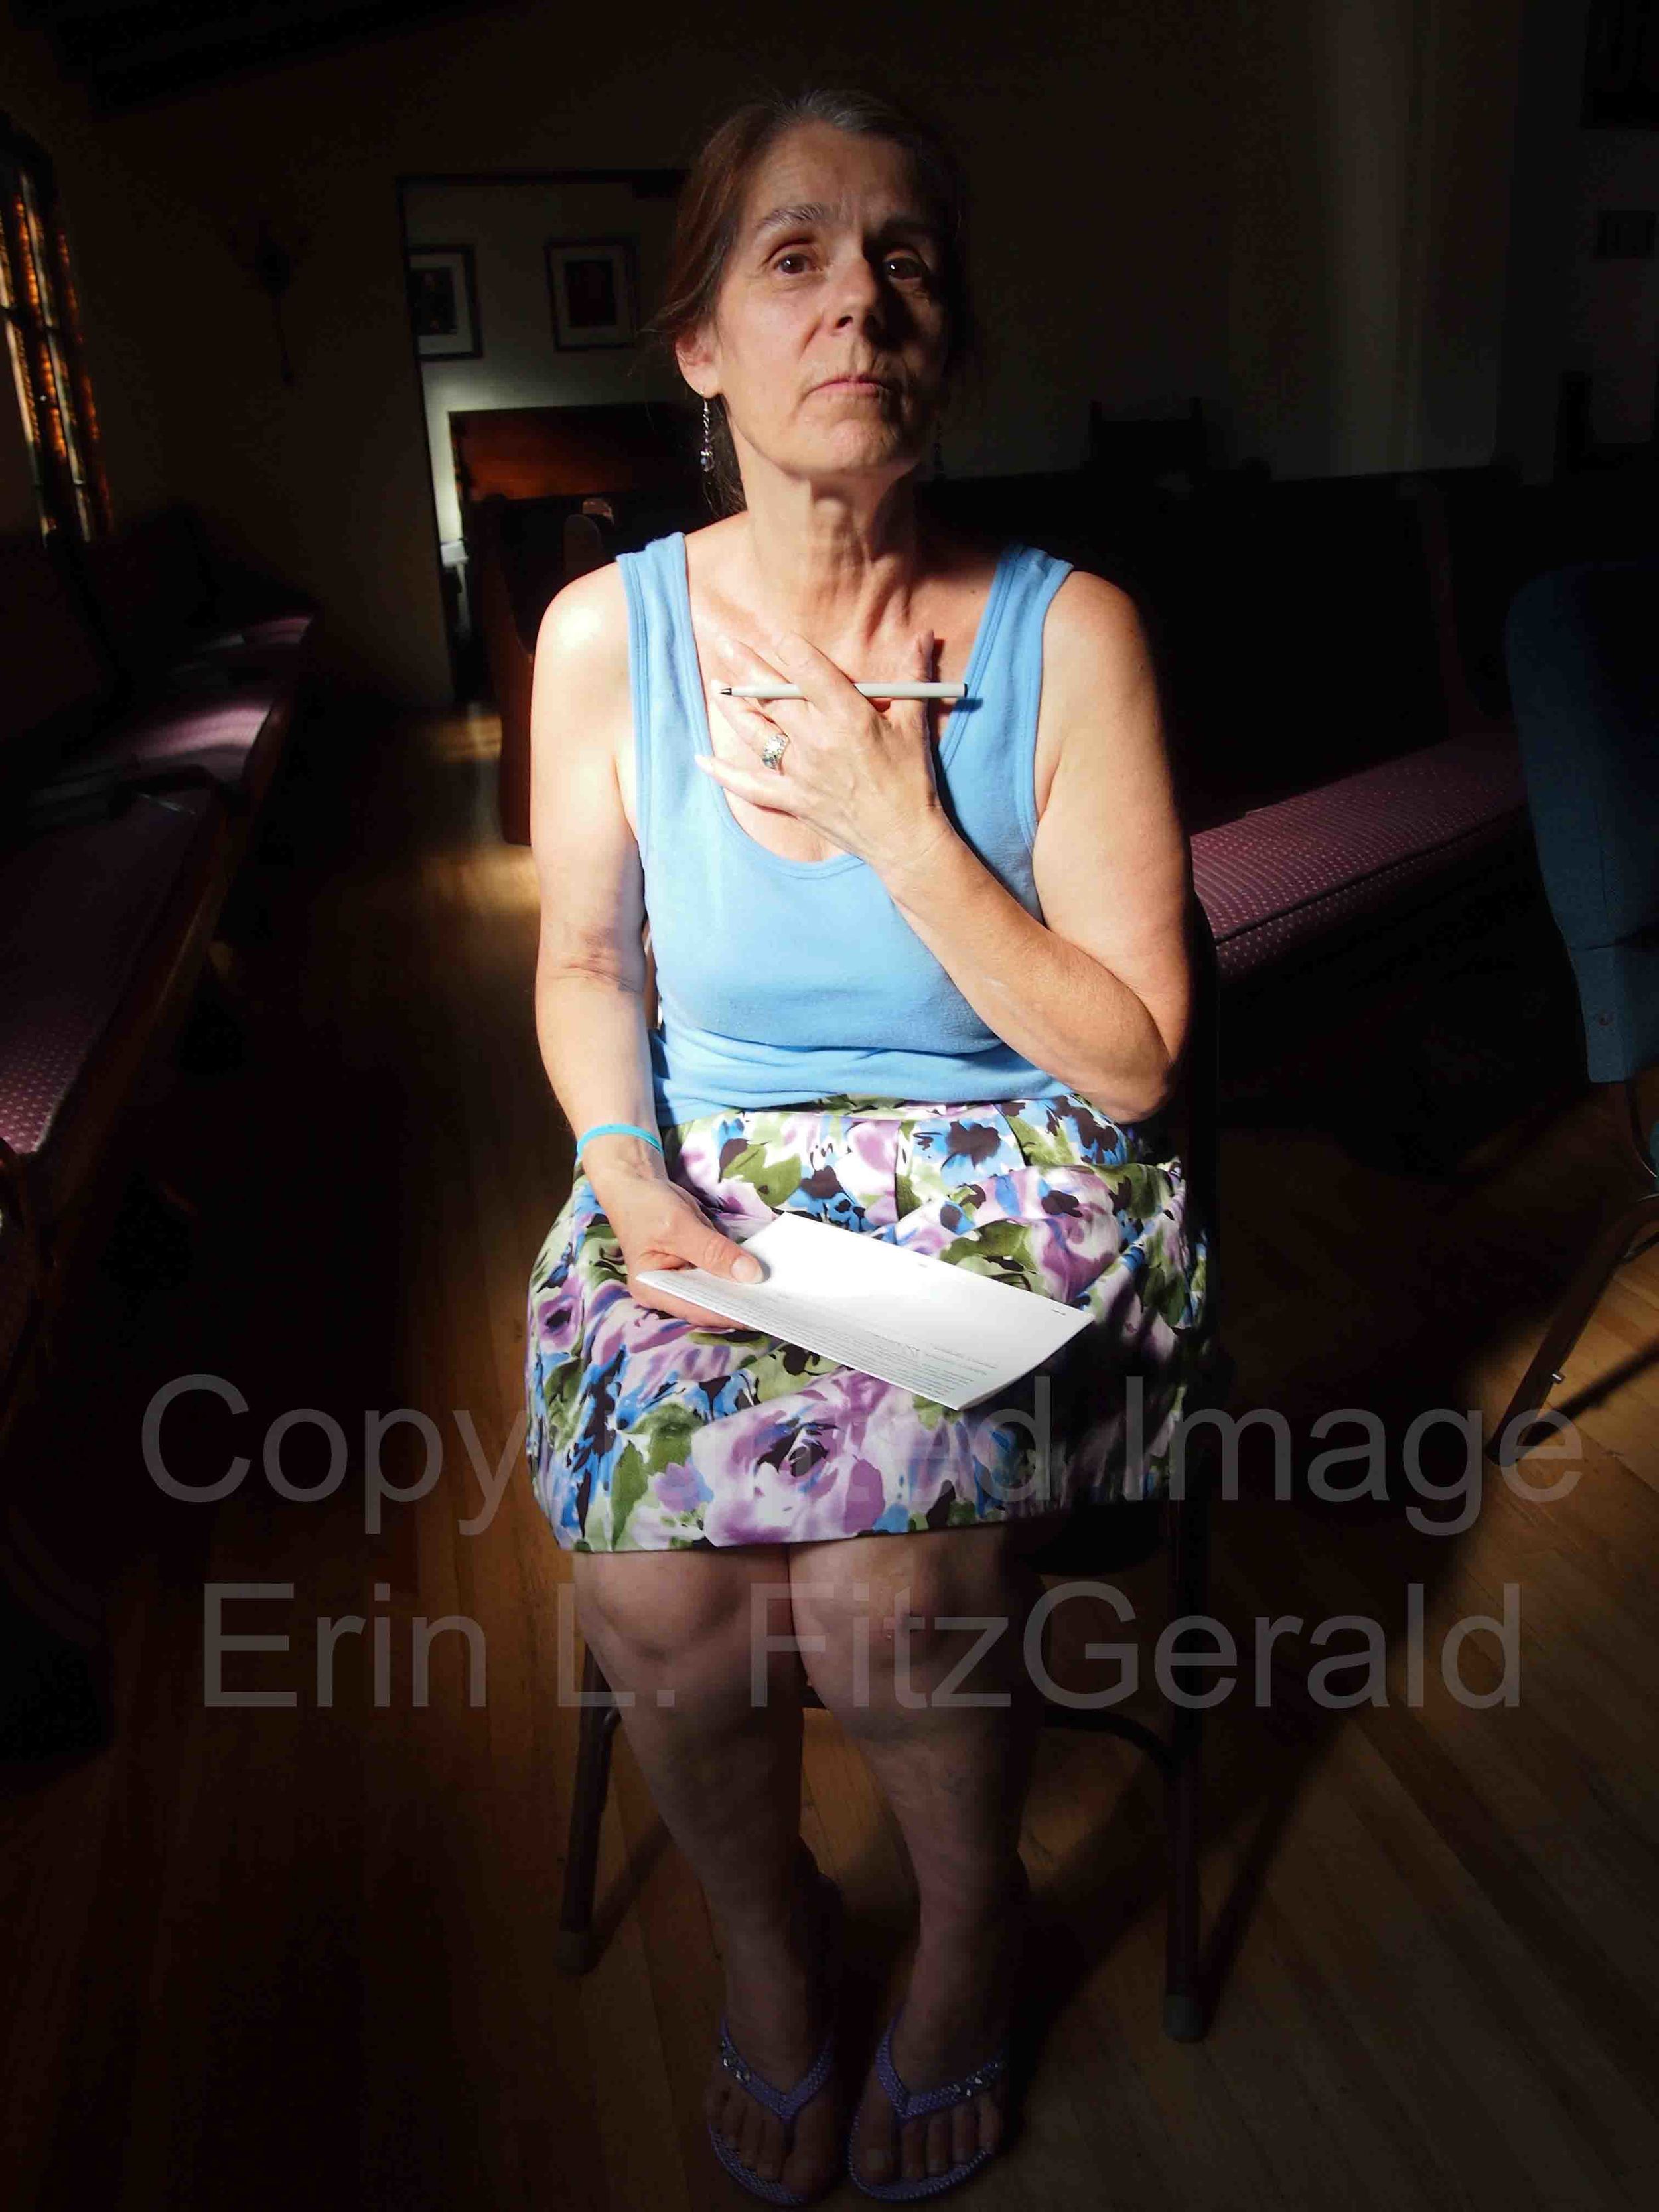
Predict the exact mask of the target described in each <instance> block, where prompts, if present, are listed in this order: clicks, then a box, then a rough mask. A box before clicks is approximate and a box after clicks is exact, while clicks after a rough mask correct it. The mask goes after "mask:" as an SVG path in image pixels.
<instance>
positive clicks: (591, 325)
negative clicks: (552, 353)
mask: <svg viewBox="0 0 1659 2212" xmlns="http://www.w3.org/2000/svg"><path fill="white" fill-rule="evenodd" d="M547 289H548V290H549V292H550V294H551V295H552V301H553V343H554V344H555V345H556V346H557V347H559V349H561V351H562V352H565V353H577V352H584V351H586V350H587V349H590V348H592V347H595V346H629V345H632V344H633V343H634V337H635V328H636V324H635V306H634V303H635V299H636V297H637V296H638V292H639V283H638V279H637V277H636V275H635V262H634V241H633V240H632V239H631V238H550V239H549V240H548V241H547Z"/></svg>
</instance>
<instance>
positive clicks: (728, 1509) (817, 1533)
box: [525, 1095, 1208, 1552]
mask: <svg viewBox="0 0 1659 2212" xmlns="http://www.w3.org/2000/svg"><path fill="white" fill-rule="evenodd" d="M1163 1128H1164V1125H1163V1123H1162V1121H1161V1120H1153V1121H1139V1122H1136V1123H1134V1124H1133V1125H1127V1124H1125V1125H1120V1124H1118V1123H1115V1122H1113V1121H1108V1120H1106V1119H1105V1118H1104V1117H1103V1115H1100V1114H1099V1113H1097V1111H1096V1110H1095V1109H1093V1108H1092V1107H1091V1106H1089V1105H1088V1104H1087V1103H1085V1101H1084V1100H1083V1099H1081V1098H1079V1097H1076V1096H1074V1095H1072V1096H1067V1097H1060V1098H1035V1099H1004V1100H998V1101H996V1102H994V1103H969V1104H966V1105H962V1104H933V1105H915V1104H896V1103H894V1102H893V1101H892V1100H890V1099H872V1098H858V1097H835V1098H829V1099H823V1100H817V1101H813V1102H812V1103H810V1104H805V1105H799V1106H787V1107H780V1108H775V1109H765V1110H753V1111H732V1112H726V1113H719V1114H708V1115H702V1116H701V1117H699V1118H698V1119H696V1120H695V1121H684V1122H681V1123H680V1124H679V1125H678V1127H674V1128H672V1129H669V1130H665V1131H664V1133H663V1146H664V1156H665V1161H666V1164H667V1168H668V1172H669V1174H670V1176H671V1177H672V1179H673V1180H674V1181H675V1182H678V1183H679V1184H680V1185H681V1186H682V1187H683V1188H685V1189H687V1190H690V1191H691V1192H693V1193H694V1194H696V1197H697V1198H698V1200H700V1201H701V1203H702V1206H703V1209H704V1211H705V1212H706V1213H707V1214H708V1217H709V1218H710V1219H711V1220H712V1221H713V1222H714V1225H716V1227H718V1228H720V1229H721V1230H723V1231H726V1233H727V1234H728V1235H730V1234H734V1233H738V1234H747V1233H748V1229H749V1227H750V1226H751V1225H752V1226H753V1227H755V1228H759V1227H763V1226H764V1225H765V1223H766V1222H767V1221H769V1219H770V1218H772V1216H773V1214H774V1213H775V1212H781V1211H788V1212H800V1213H805V1214H808V1215H810V1216H811V1217H813V1218H816V1219H818V1220H821V1221H826V1222H831V1223H834V1224H835V1225H836V1226H838V1227H840V1228H842V1229H846V1230H849V1231H853V1232H854V1233H855V1234H856V1235H858V1236H861V1237H884V1238H885V1239H886V1240H887V1241H888V1242H889V1243H895V1244H901V1245H903V1246H905V1247H906V1248H908V1249H909V1250H911V1251H915V1252H923V1253H927V1254H928V1255H930V1256H933V1257H934V1258H937V1259H940V1260H944V1261H948V1262H949V1263H950V1264H951V1266H952V1267H971V1268H974V1269H975V1270H976V1271H977V1272H978V1273H981V1274H986V1275H989V1276H991V1277H992V1278H994V1279H995V1280H997V1281H999V1282H1003V1283H1008V1284H1012V1285H1015V1286H1016V1287H1017V1288H1018V1289H1021V1290H1024V1291H1032V1292H1034V1293H1035V1294H1036V1296H1037V1297H1045V1298H1058V1299H1060V1300H1063V1301H1064V1302H1065V1303H1066V1304H1067V1305H1071V1306H1076V1307H1079V1308H1086V1309H1087V1310H1088V1313H1089V1315H1090V1317H1091V1318H1090V1322H1089V1324H1088V1326H1087V1327H1085V1328H1081V1329H1079V1330H1078V1331H1077V1333H1076V1334H1074V1335H1073V1337H1072V1338H1071V1340H1069V1342H1068V1343H1066V1345H1064V1346H1061V1348H1060V1351H1059V1352H1055V1353H1054V1354H1052V1355H1051V1356H1050V1358H1048V1359H1047V1360H1045V1361H1044V1362H1043V1363H1042V1365H1041V1366H1039V1367H1036V1368H1035V1369H1033V1370H1030V1372H1029V1373H1027V1374H1026V1375H1024V1376H1022V1377H1021V1378H1020V1380H1019V1381H1018V1383H1014V1384H1012V1385H1010V1386H1009V1387H1008V1388H1007V1389H1005V1390H1003V1391H1001V1392H1000V1393H997V1394H995V1396H994V1401H992V1400H987V1401H984V1402H982V1403H981V1404H980V1405H977V1406H971V1407H966V1408H965V1409H963V1411H961V1412H953V1411H952V1410H951V1408H950V1407H945V1406H940V1405H937V1404H935V1403H933V1401H931V1400H929V1399H926V1398H921V1397H918V1396H917V1395H915V1393H914V1392H912V1391H909V1390H907V1389H902V1388H901V1387H900V1386H899V1385H897V1384H896V1383H884V1382H881V1381H878V1379H876V1378H875V1377H874V1376H868V1375H863V1374H860V1373H859V1372H858V1371H857V1370H854V1369H852V1368H848V1367H843V1366H842V1365H840V1364H838V1363H837V1362H836V1361H835V1360H832V1359H829V1358H824V1357H823V1356H822V1355H820V1354H818V1353H816V1352H807V1351H804V1350H802V1349H801V1348H800V1347H799V1346H795V1345H793V1344H788V1343H786V1342H784V1341H783V1340H781V1339H779V1338H777V1337H775V1336H771V1335H769V1334H766V1333H765V1332H763V1331H762V1330H759V1329H752V1328H737V1327H732V1328H726V1329H713V1328H706V1327H702V1326H700V1325H698V1324H697V1323H696V1322H690V1321H686V1320H684V1319H681V1318H679V1317H678V1316H674V1315H671V1314H665V1313H659V1312H657V1311H656V1310H654V1309H653V1308H651V1307H648V1306H643V1305H641V1304H638V1303H637V1302H636V1301H635V1299H634V1297H632V1296H631V1295H630V1294H629V1289H628V1285H627V1262H626V1261H625V1260H624V1258H623V1251H622V1248H621V1246H620V1244H619V1243H617V1237H616V1236H615V1233H614V1232H613V1231H612V1229H611V1225H610V1222H609V1221H608V1220H607V1219H606V1218H605V1214H604V1212H602V1211H601V1210H600V1207H599V1202H598V1200H597V1199H596V1198H595V1196H594V1193H593V1189H592V1185H591V1184H590V1183H589V1182H588V1180H587V1177H586V1175H585V1174H583V1173H582V1172H581V1171H580V1169H579V1170H578V1171H577V1174H576V1177H575V1180H574V1182H573V1184H572V1186H571V1190H570V1195H569V1197H568V1199H567V1200H566V1201H565V1204H564V1206H563V1207H562V1210H561V1211H560V1213H559V1215H558V1218H557V1219H556V1221H555V1222H554V1224H553V1226H552V1227H551V1229H550V1230H549V1231H548V1233H547V1236H546V1237H545V1239H544V1242H543V1244H542V1248H541V1249H540V1251H539V1252H538V1254H537V1255H536V1260H535V1264H534V1266H533V1267H532V1271H531V1278H530V1293H529V1313H528V1328H527V1334H526V1361H525V1387H526V1408H527V1413H528V1422H529V1425H528V1428H527V1431H526V1439H525V1449H526V1455H527V1457H528V1460H529V1463H530V1474H531V1482H532V1488H533V1490H534V1493H535V1497H536V1501H537V1503H538V1504H539V1506H540V1507H541V1509H542V1510H543V1512H544V1513H545V1514H546V1516H547V1517H548V1519H549V1520H550V1522H552V1524H553V1528H554V1532H555V1534H556V1536H557V1538H558V1541H559V1542H560V1543H561V1544H562V1546H564V1547H566V1548H567V1549H568V1550H575V1551H595V1552H601V1551H603V1552H659V1551H672V1550H677V1549H681V1548H694V1547H703V1548H708V1547H720V1546H726V1545H733V1544H790V1543H817V1542H821V1541H824V1540H825V1539H827V1538H831V1537H841V1536H861V1535H866V1534H893V1533H897V1534H904V1533H907V1532H910V1531H916V1530H922V1529H930V1528H955V1527H958V1526H961V1525H963V1524H972V1523H975V1522H990V1521H1004V1520H1012V1519H1016V1518H1018V1517H1021V1516H1026V1515H1034V1514H1038V1513H1051V1512H1053V1511H1054V1510H1056V1509H1057V1508H1060V1507H1064V1506H1069V1505H1072V1504H1076V1503H1079V1502H1085V1501H1086V1502H1089V1503H1093V1504H1099V1503H1103V1502H1105V1501H1108V1500H1110V1499H1115V1498H1152V1497H1158V1496H1162V1495H1164V1493H1165V1492H1166V1491H1167V1489H1168V1486H1169V1479H1170V1461H1171V1454H1172V1447H1173V1446H1174V1444H1175V1443H1176V1429H1177V1425H1178V1424H1179V1421H1180V1419H1181V1414H1182V1406H1183V1403H1184V1401H1185V1400H1186V1397H1187V1394H1188V1386H1189V1383H1190V1382H1191V1380H1192V1378H1193V1376H1194V1372H1195V1371H1196V1366H1197V1364H1198V1362H1199V1361H1200V1358H1202V1356H1203V1355H1204V1354H1205V1353H1206V1352H1207V1348H1208V1339H1207V1326H1206V1323H1207V1316H1206V1260H1207V1253H1206V1244H1205V1239H1204V1237H1203V1234H1202V1232H1201V1231H1198V1230H1195V1231H1194V1235H1193V1236H1192V1237H1190V1238H1189V1237H1188V1230H1187V1225H1186V1220H1185V1197H1186V1179H1185V1176H1184V1174H1183V1172H1182V1163H1181V1161H1180V1160H1179V1159H1178V1158H1173V1157H1164V1156H1163V1155H1164V1153H1165V1152H1166V1151H1167V1146H1166V1145H1165V1144H1164V1143H1162V1142H1160V1141H1159V1139H1160V1136H1161V1135H1162V1133H1163Z"/></svg>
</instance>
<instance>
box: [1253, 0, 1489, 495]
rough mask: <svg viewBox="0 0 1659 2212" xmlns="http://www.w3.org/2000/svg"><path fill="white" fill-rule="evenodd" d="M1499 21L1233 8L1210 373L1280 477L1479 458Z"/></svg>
mask: <svg viewBox="0 0 1659 2212" xmlns="http://www.w3.org/2000/svg"><path fill="white" fill-rule="evenodd" d="M1520 19H1521V0H1237V6H1236V9H1235V12H1234V18H1233V28H1232V39H1233V49H1232V52H1233V63H1232V69H1231V89H1232V114H1233V129H1232V132H1231V146H1230V154H1231V163H1230V170H1229V186H1228V194H1227V206H1228V210H1229V248H1228V253H1227V286H1228V291H1227V339H1226V350H1227V362H1228V368H1229V378H1228V381H1229V385H1230V387H1231V392H1232V395H1233V410H1234V413H1233V439H1232V443H1233V446H1234V447H1235V450H1236V452H1237V453H1240V454H1243V453H1261V454H1263V455H1264V456H1265V457H1266V458H1267V459H1268V460H1269V461H1271V462H1272V464H1273V466H1274V468H1275V470H1276V471H1278V472H1279V474H1281V475H1284V476H1291V477H1295V476H1323V475H1340V474H1347V473H1351V472H1359V471H1368V470H1383V469H1406V468H1415V467H1424V468H1436V467H1450V466H1455V465H1459V464H1463V463H1480V462H1484V461H1486V460H1489V459H1491V457H1492V447H1493V441H1494V435H1495V429H1496V422H1497V410H1498V383H1499V374H1500V368H1501V332H1502V325H1503V308H1504V278H1505V269H1506V260H1507V246H1508V230H1509V201H1510V130H1511V119H1512V117H1513V112H1514V106H1515V93H1516V74H1517V69H1518V62H1519V52H1520V27H1521V25H1520Z"/></svg>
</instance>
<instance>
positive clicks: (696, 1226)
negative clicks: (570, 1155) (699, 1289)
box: [594, 1175, 765, 1328]
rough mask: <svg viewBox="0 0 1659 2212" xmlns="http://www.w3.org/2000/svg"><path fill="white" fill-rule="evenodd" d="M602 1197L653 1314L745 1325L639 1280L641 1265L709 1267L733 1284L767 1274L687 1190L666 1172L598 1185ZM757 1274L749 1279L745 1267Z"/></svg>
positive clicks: (632, 1285)
mask: <svg viewBox="0 0 1659 2212" xmlns="http://www.w3.org/2000/svg"><path fill="white" fill-rule="evenodd" d="M594 1195H595V1196H596V1197H597V1198H598V1199H599V1204H600V1206H602V1207H603V1209H604V1212H605V1218H606V1219H607V1220H608V1221H609V1222H610V1224H611V1228H612V1230H613V1231H615V1233H616V1237H617V1243H619V1244H620V1245H621V1246H622V1249H623V1259H624V1260H625V1261H627V1263H628V1292H629V1297H631V1298H633V1299H634V1300H635V1303H636V1304H639V1305H642V1306H649V1307H650V1308H651V1309H652V1310H653V1312H656V1313H665V1314H675V1315H678V1316H679V1317H680V1318H681V1319H683V1320H685V1321H690V1322H696V1324H697V1325H698V1326H699V1327H700V1328H746V1327H747V1326H749V1324H748V1323H746V1322H737V1321H733V1320H732V1318H731V1317H730V1316H729V1315H726V1314H718V1313H714V1312H713V1311H712V1310H710V1309H709V1308H708V1306H700V1305H697V1304H695V1303H694V1302H693V1301H692V1300H691V1299H690V1298H681V1297H675V1296H674V1295H673V1294H672V1293H671V1291H660V1290H659V1289H657V1288H656V1286H655V1285H653V1284H651V1283H641V1282H640V1281H638V1280H637V1277H638V1274H639V1271H640V1269H641V1267H705V1268H707V1269H708V1273H710V1274H713V1275H729V1276H730V1277H731V1278H732V1280H733V1281H734V1282H742V1281H744V1280H745V1279H748V1280H750V1281H758V1280H759V1279H761V1277H762V1276H763V1274H764V1272H765V1271H764V1269H763V1267H762V1266H761V1263H760V1261H758V1260H757V1259H756V1257H755V1256H754V1255H753V1254H752V1253H745V1252H744V1249H743V1247H742V1245H741V1244H738V1243H735V1242H734V1241H733V1240H732V1238H731V1237H725V1236H722V1235H721V1233H720V1231H719V1230H718V1229H716V1228H715V1226H714V1223H713V1222H712V1221H710V1219H709V1218H708V1215H707V1214H706V1213H705V1212H703V1210H702V1206H700V1205H699V1204H698V1203H697V1200H696V1199H695V1198H694V1197H693V1196H692V1194H691V1193H690V1191H689V1190H685V1189H683V1188H681V1186H680V1185H679V1184H678V1183H677V1182H671V1181H669V1180H668V1179H667V1178H666V1177H665V1176H626V1175H624V1176H616V1177H611V1176H607V1177H605V1188H604V1189H603V1191H601V1190H600V1189H599V1187H598V1186H597V1185H595V1187H594ZM750 1268H752V1269H753V1270H754V1273H753V1274H752V1275H750V1276H747V1277H746V1278H745V1273H744V1271H745V1270H746V1269H750Z"/></svg>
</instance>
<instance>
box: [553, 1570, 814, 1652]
mask: <svg viewBox="0 0 1659 2212" xmlns="http://www.w3.org/2000/svg"><path fill="white" fill-rule="evenodd" d="M572 1579H573V1582H574V1585H575V1589H576V1610H577V1619H578V1620H579V1622H580V1626H581V1628H582V1632H583V1634H584V1635H585V1636H587V1637H588V1638H589V1640H590V1641H592V1643H593V1644H595V1645H596V1647H599V1646H604V1647H605V1648H608V1649H610V1650H612V1651H613V1652H623V1653H626V1654H627V1656H628V1657H629V1660H630V1662H632V1663H633V1664H634V1665H635V1666H639V1667H647V1668H652V1667H671V1666H673V1665H674V1664H675V1663H676V1662H682V1661H684V1660H685V1659H687V1658H689V1657H690V1656H695V1655H699V1654H703V1655H710V1654H714V1655H718V1654H721V1653H724V1654H727V1655H730V1654H731V1653H733V1652H737V1653H738V1654H740V1653H741V1652H742V1651H743V1650H746V1649H747V1648H748V1644H749V1641H750V1637H751V1635H758V1634H759V1632H760V1631H759V1629H758V1628H757V1627H755V1626H753V1624H754V1621H755V1619H756V1616H757V1613H758V1616H759V1620H760V1621H761V1623H762V1624H764V1623H765V1622H766V1621H767V1620H768V1619H769V1618H770V1619H771V1620H774V1621H775V1620H778V1619H779V1618H782V1619H783V1620H785V1621H786V1622H787V1618H788V1589H789V1583H788V1576H787V1572H786V1571H785V1566H784V1564H783V1560H782V1556H781V1554H779V1555H777V1556H776V1557H775V1559H773V1560H772V1561H771V1563H770V1564H769V1565H768V1564H767V1563H766V1562H764V1561H763V1560H759V1559H755V1558H753V1557H752V1556H750V1555H749V1554H747V1553H745V1554H743V1555H741V1556H739V1555H738V1554H736V1553H728V1554H726V1555H719V1554H714V1553H702V1552H699V1553H687V1552H672V1553H646V1554H635V1555H631V1556H630V1555H626V1554H620V1553H592V1552H590V1553H575V1554H574V1555H573V1559H572ZM768 1584H771V1585H772V1591H773V1594H772V1595H769V1593H768V1589H767V1585H768Z"/></svg>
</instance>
